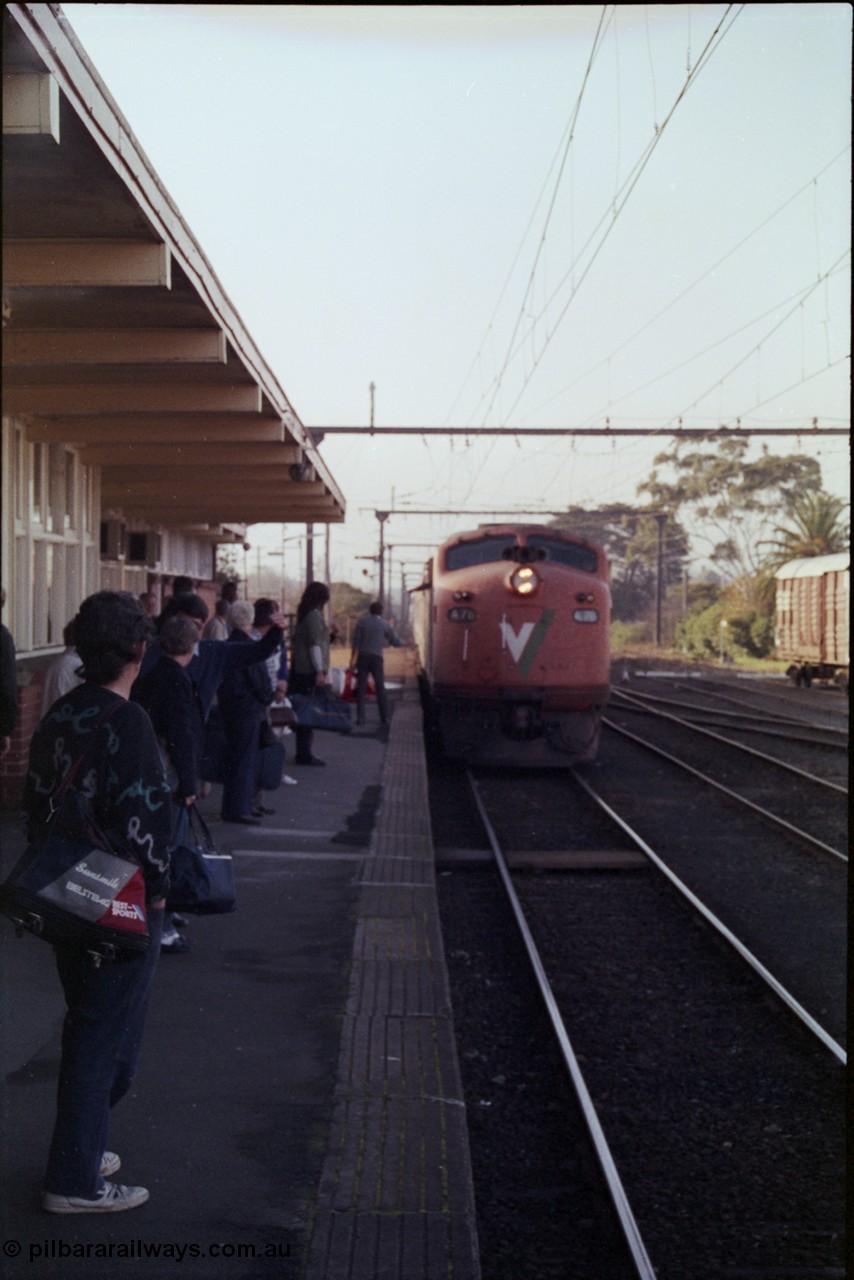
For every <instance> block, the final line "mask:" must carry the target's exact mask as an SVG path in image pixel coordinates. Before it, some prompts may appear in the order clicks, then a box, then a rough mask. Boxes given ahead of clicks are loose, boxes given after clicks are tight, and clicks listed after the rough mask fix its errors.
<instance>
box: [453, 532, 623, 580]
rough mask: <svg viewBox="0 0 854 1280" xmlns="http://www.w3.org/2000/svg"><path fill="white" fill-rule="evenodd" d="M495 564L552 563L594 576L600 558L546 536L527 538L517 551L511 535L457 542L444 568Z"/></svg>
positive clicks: (591, 550) (582, 548)
mask: <svg viewBox="0 0 854 1280" xmlns="http://www.w3.org/2000/svg"><path fill="white" fill-rule="evenodd" d="M498 560H515V561H516V562H517V563H520V564H522V563H528V562H529V561H533V560H551V561H552V562H553V563H554V564H563V565H566V566H567V568H569V569H581V570H583V572H585V573H595V572H596V571H597V569H598V568H599V557H598V556H597V555H596V552H595V551H594V550H593V548H592V547H586V546H583V545H582V544H581V543H578V542H566V541H564V539H563V538H550V537H549V536H548V534H541V533H537V534H533V533H532V534H530V535H529V537H528V540H527V545H526V546H524V547H520V546H518V545H517V543H516V539H515V538H514V537H513V535H512V534H510V535H508V534H506V533H505V534H502V535H501V536H500V537H487V538H478V539H477V541H474V542H458V543H457V544H456V546H453V547H448V549H447V551H446V552H445V568H446V569H448V570H453V569H470V568H471V567H472V566H473V565H476V564H493V563H494V562H495V561H498Z"/></svg>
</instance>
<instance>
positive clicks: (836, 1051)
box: [570, 769, 848, 1066]
mask: <svg viewBox="0 0 854 1280" xmlns="http://www.w3.org/2000/svg"><path fill="white" fill-rule="evenodd" d="M570 772H571V774H572V776H573V777H574V779H575V781H576V782H577V783H578V784H579V786H580V787H581V788H582V789H583V790H584V791H585V792H586V793H587V795H588V796H589V797H590V799H591V800H592V801H593V802H594V804H597V805H598V806H599V808H600V809H601V810H602V811H603V813H606V814H607V815H608V817H609V818H611V819H612V821H614V822H615V823H616V824H617V826H618V827H619V828H620V830H621V831H623V832H625V834H626V835H627V836H628V837H629V839H630V840H632V841H633V842H634V843H635V844H636V845H637V847H638V848H639V849H640V851H641V853H643V854H644V855H645V856H646V857H647V858H649V860H650V862H651V863H652V865H653V866H654V867H655V868H656V870H657V871H660V872H661V874H662V875H663V876H665V877H666V878H667V879H668V880H669V881H670V883H671V884H672V885H673V886H674V888H675V889H677V890H678V891H679V893H680V894H682V896H683V897H684V898H685V899H686V900H687V901H688V902H690V903H691V905H692V906H693V907H694V908H695V909H696V910H697V911H698V912H699V913H700V915H701V916H702V917H703V919H704V920H706V921H707V923H708V924H710V925H711V926H712V928H713V929H714V930H715V931H716V932H717V933H719V934H720V936H721V937H722V938H723V939H724V940H725V941H726V942H728V943H729V944H730V946H732V947H733V948H734V949H735V950H736V951H737V952H738V954H739V955H740V956H741V958H742V960H744V961H745V962H746V963H747V964H748V965H749V966H750V968H751V969H753V970H754V972H755V973H757V974H758V975H759V977H760V978H762V980H763V982H765V983H767V985H768V986H769V987H770V988H771V990H772V991H773V992H774V994H775V995H776V996H778V997H779V999H780V1000H782V1001H783V1003H784V1004H785V1005H786V1006H787V1007H788V1008H789V1009H790V1010H791V1011H792V1012H793V1013H794V1014H795V1015H796V1016H797V1017H798V1018H799V1019H800V1021H801V1022H802V1023H803V1024H804V1026H805V1027H807V1029H808V1030H809V1031H811V1032H812V1033H813V1035H814V1036H816V1037H817V1038H818V1039H819V1040H820V1041H821V1043H822V1044H823V1045H824V1046H825V1048H826V1049H829V1050H830V1052H831V1053H832V1054H833V1056H834V1057H835V1058H836V1059H837V1061H839V1062H840V1063H842V1065H843V1066H844V1065H845V1064H846V1063H847V1062H848V1055H847V1053H846V1052H845V1050H844V1049H843V1048H842V1045H841V1044H839V1043H838V1042H837V1041H836V1040H834V1039H833V1036H831V1035H830V1033H829V1032H827V1031H825V1029H824V1027H823V1026H821V1024H820V1023H819V1022H817V1021H816V1020H815V1018H814V1017H813V1016H812V1014H811V1013H808V1012H807V1010H806V1009H805V1008H804V1007H803V1005H802V1004H801V1003H800V1002H799V1001H798V1000H796V999H795V997H794V996H793V995H792V994H791V993H790V992H789V991H788V990H787V989H786V988H785V987H784V986H783V984H782V983H781V982H779V981H778V979H777V978H775V977H774V975H773V973H771V971H770V970H769V969H766V968H765V965H764V964H763V963H762V961H761V960H759V959H758V958H757V957H756V956H755V955H754V954H753V952H752V951H750V950H749V949H748V948H747V947H746V946H745V945H744V943H743V942H741V941H740V940H739V939H738V938H737V937H736V936H735V934H734V933H733V932H732V930H731V929H729V928H728V927H727V926H726V925H725V924H724V923H723V921H722V920H720V919H718V917H717V916H716V915H715V914H714V912H713V911H710V910H709V908H708V907H707V906H706V905H705V903H704V902H701V900H700V899H699V898H698V897H697V895H696V894H695V893H694V892H692V890H691V889H689V888H688V886H687V885H686V884H685V883H684V881H682V880H680V879H679V877H678V876H677V875H676V873H675V872H673V871H671V869H670V867H668V865H667V863H666V862H664V861H662V859H661V858H660V857H659V856H658V854H657V853H655V852H654V850H653V849H651V848H650V847H649V845H648V844H647V843H646V841H645V840H644V839H643V837H642V836H640V835H638V833H637V832H636V831H635V830H634V829H633V828H632V827H630V826H629V824H628V823H627V822H626V821H625V820H624V819H623V818H621V817H620V816H619V814H618V813H615V811H614V810H613V809H612V808H611V806H610V805H609V804H608V803H607V802H606V801H605V800H603V799H602V797H601V796H600V795H597V793H596V792H595V791H594V790H593V788H592V787H591V786H590V784H589V783H588V782H586V781H585V779H584V778H582V777H580V775H579V774H578V773H577V771H576V770H575V769H571V770H570Z"/></svg>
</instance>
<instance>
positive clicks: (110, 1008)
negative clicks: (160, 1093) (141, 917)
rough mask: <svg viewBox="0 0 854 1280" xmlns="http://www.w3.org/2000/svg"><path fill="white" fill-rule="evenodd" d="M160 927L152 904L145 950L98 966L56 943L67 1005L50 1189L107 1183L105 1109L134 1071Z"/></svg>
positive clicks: (85, 1190) (92, 1191)
mask: <svg viewBox="0 0 854 1280" xmlns="http://www.w3.org/2000/svg"><path fill="white" fill-rule="evenodd" d="M162 930H163V912H162V910H161V911H149V922H148V931H149V937H150V942H149V945H148V949H147V950H146V951H144V952H141V953H140V954H139V955H131V956H128V957H127V958H126V959H124V960H117V961H115V962H113V963H112V964H102V965H101V966H100V968H97V969H96V968H95V966H94V965H93V964H92V962H91V960H89V959H88V958H87V956H86V953H85V951H83V950H82V949H81V948H79V947H75V946H62V947H56V948H55V952H56V967H57V970H58V972H59V978H60V981H61V983H62V987H63V990H64V992H65V1002H66V1004H67V1006H68V1010H67V1013H66V1015H65V1021H64V1023H63V1027H62V1061H61V1062H60V1067H59V1086H58V1089H57V1112H56V1125H55V1127H54V1131H53V1139H52V1141H51V1146H50V1155H49V1156H48V1162H47V1173H46V1175H45V1190H46V1191H51V1192H53V1193H54V1195H60V1196H95V1195H97V1193H98V1191H99V1190H100V1189H101V1187H102V1186H103V1185H104V1180H103V1178H102V1177H101V1174H100V1172H99V1170H100V1166H101V1157H102V1156H103V1154H104V1151H105V1150H106V1148H107V1141H108V1137H109V1128H110V1108H111V1107H114V1106H115V1104H116V1103H117V1102H118V1101H119V1100H120V1099H121V1098H123V1097H124V1096H125V1094H126V1093H127V1091H128V1089H129V1088H130V1086H131V1081H132V1080H133V1077H134V1072H135V1070H136V1064H137V1060H138V1058H139V1050H140V1046H141V1044H142V1032H143V1027H144V1025H145V1015H146V1013H147V1011H148V998H149V995H150V993H151V984H152V981H153V979H154V970H155V967H156V965H157V958H158V955H159V954H160V935H161V933H162Z"/></svg>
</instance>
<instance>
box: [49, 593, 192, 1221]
mask: <svg viewBox="0 0 854 1280" xmlns="http://www.w3.org/2000/svg"><path fill="white" fill-rule="evenodd" d="M151 630H152V627H151V623H150V621H149V619H148V618H147V617H146V615H145V613H144V612H143V609H142V606H141V605H140V603H139V601H138V600H137V598H136V596H133V595H131V594H130V593H129V592H124V591H121V592H117V591H101V592H98V594H97V595H94V596H90V597H89V598H88V600H85V601H84V602H83V604H82V605H81V607H80V612H79V613H78V615H77V618H76V619H75V643H76V646H77V652H78V654H79V656H80V661H81V664H82V668H83V681H84V682H83V684H81V685H79V686H78V687H77V688H76V689H72V690H71V691H70V692H69V693H68V694H66V695H65V696H64V697H63V698H60V699H59V701H57V702H55V703H54V704H53V706H52V707H51V709H50V711H49V713H48V715H47V716H46V717H45V718H44V719H43V720H42V721H41V722H40V724H39V725H38V727H37V729H36V732H35V734H34V736H33V740H32V744H31V747H30V765H29V773H28V775H27V781H26V789H25V795H24V807H25V809H26V811H27V815H28V820H29V821H28V835H29V838H30V840H32V841H35V842H37V843H40V842H42V841H43V840H44V838H45V834H46V826H47V819H48V816H49V803H50V797H51V795H52V794H53V792H54V791H55V790H56V789H57V787H58V785H59V783H60V781H61V780H62V778H63V776H64V775H65V773H66V772H67V770H68V768H69V766H70V765H71V763H72V762H73V761H74V760H76V759H77V758H78V756H79V755H80V754H81V753H82V752H83V751H86V753H87V755H86V759H85V760H84V763H83V766H82V767H81V769H80V771H79V775H78V778H77V780H76V781H75V784H74V786H73V787H72V789H71V790H70V791H69V793H68V796H67V798H66V800H65V801H64V805H68V804H69V801H70V802H71V804H72V805H73V806H74V807H76V810H77V813H78V815H79V816H80V817H81V818H86V817H87V816H88V817H89V818H91V819H92V820H94V823H95V824H96V825H97V827H99V828H100V829H101V831H102V832H103V833H104V834H105V835H106V837H107V838H108V840H109V842H110V845H111V847H112V848H113V849H114V850H115V851H116V852H117V853H121V854H123V855H125V856H127V857H130V858H132V859H133V860H134V861H136V862H138V863H139V865H140V867H141V868H142V873H143V876H144V879H145V888H146V901H147V906H148V916H149V934H150V943H149V946H148V949H147V950H146V951H144V952H139V953H134V954H133V955H129V956H127V957H126V958H123V959H119V960H116V961H115V962H114V963H112V964H102V965H101V966H100V967H95V966H94V965H93V963H92V961H91V959H90V958H89V956H88V954H87V952H86V949H85V947H83V946H80V945H78V944H74V943H64V944H62V945H61V946H57V947H56V948H55V954H56V964H57V969H58V971H59V977H60V981H61V982H62V987H63V990H64V992H65V1000H66V1004H67V1013H66V1016H65V1021H64V1024H63V1029H62V1060H61V1063H60V1068H59V1087H58V1092H57V1116H56V1125H55V1127H54V1132H53V1140H52V1142H51V1148H50V1154H49V1156H48V1164H47V1173H46V1176H45V1189H44V1195H43V1198H42V1206H43V1208H45V1209H46V1210H48V1211H49V1212H50V1213H115V1212H117V1211H119V1210H122V1209H134V1208H136V1206H137V1205H140V1204H144V1203H145V1201H146V1200H147V1199H148V1191H147V1190H146V1189H145V1187H130V1186H124V1185H121V1184H117V1183H114V1182H110V1181H107V1180H106V1179H107V1178H109V1176H110V1175H111V1174H113V1173H115V1172H116V1171H117V1170H118V1168H119V1166H120V1164H121V1161H120V1160H119V1157H118V1156H117V1155H115V1154H114V1153H113V1152H110V1151H107V1150H106V1145H107V1141H108V1133H109V1116H110V1108H111V1107H113V1106H114V1105H115V1104H116V1103H117V1102H118V1101H119V1099H120V1098H122V1097H124V1095H125V1094H126V1093H127V1091H128V1089H129V1088H130V1085H131V1081H132V1079H133V1075H134V1070H135V1067H136V1062H137V1058H138V1055H139V1049H140V1043H141V1040H142V1031H143V1024H144V1022H145V1015H146V1010H147V1007H148V998H149V993H150V990H151V983H152V979H153V977H154V968H155V965H156V963H157V957H158V954H159V952H160V933H161V930H162V925H163V908H164V905H165V897H166V892H167V889H168V887H169V875H168V873H169V854H168V848H169V839H170V828H171V813H170V799H171V796H170V791H169V787H168V785H167V783H166V778H165V775H164V772H163V765H162V763H161V759H160V752H159V750H158V746H157V740H156V738H155V735H154V729H153V728H152V725H151V721H150V720H149V718H148V716H147V714H146V713H145V711H143V709H142V707H139V706H137V705H136V703H134V702H131V701H130V700H129V699H130V690H131V685H132V684H133V682H134V680H135V679H136V677H137V675H138V674H139V668H140V663H141V661H142V655H143V653H144V651H145V646H146V641H147V639H148V637H149V635H150V633H151ZM111 705H113V706H114V710H113V714H112V715H111V716H110V718H109V720H108V721H107V722H106V723H102V724H101V725H100V727H97V726H95V721H97V720H98V719H99V717H101V715H102V713H103V712H104V711H106V710H107V709H108V708H109V707H110V706H111Z"/></svg>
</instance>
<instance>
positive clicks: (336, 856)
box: [0, 681, 480, 1280]
mask: <svg viewBox="0 0 854 1280" xmlns="http://www.w3.org/2000/svg"><path fill="white" fill-rule="evenodd" d="M393 707H394V714H393V717H392V722H391V726H390V731H386V730H382V729H380V727H379V726H378V725H377V724H376V723H375V717H376V710H375V709H374V708H373V706H371V708H370V710H369V722H368V725H367V726H366V728H365V729H363V730H356V731H355V732H354V733H353V734H352V735H351V736H350V737H347V738H343V737H337V736H333V735H323V736H322V738H321V736H320V735H318V737H317V738H316V741H315V746H316V749H317V750H318V751H319V753H320V754H321V755H322V756H323V758H324V759H325V760H326V761H327V765H326V768H323V769H320V768H316V769H305V768H302V769H300V768H298V767H295V766H293V764H292V763H289V765H288V766H287V772H289V773H291V774H292V775H293V776H294V777H296V778H297V779H298V785H297V786H295V787H294V786H282V787H281V788H280V789H279V791H278V792H276V793H275V794H274V795H273V796H268V797H267V799H268V800H269V801H270V803H271V807H272V806H275V809H276V814H275V815H271V816H270V817H267V818H265V820H264V823H263V825H262V826H261V827H257V828H241V827H233V826H225V825H223V824H220V823H217V822H216V821H215V819H216V817H217V815H218V801H219V796H218V790H219V789H218V788H214V793H213V794H212V795H211V796H210V797H209V798H208V799H206V800H205V801H203V802H202V811H203V812H204V813H205V814H206V816H208V818H209V819H210V821H211V824H212V826H211V829H212V832H213V833H214V835H215V838H216V839H217V842H218V844H219V846H220V848H222V849H223V850H225V849H228V850H231V851H232V852H233V853H234V856H235V859H236V863H237V868H236V869H237V876H238V893H239V905H238V909H237V911H236V912H235V913H234V914H233V915H231V916H223V917H210V918H207V919H194V920H192V921H191V922H190V924H189V927H188V928H187V930H186V933H187V935H188V936H189V937H190V939H191V940H192V948H191V950H190V951H188V952H186V953H185V954H182V955H172V956H169V955H164V956H163V957H162V958H161V964H160V968H159V971H158V975H157V979H156V983H155V990H154V996H153V1002H152V1010H151V1015H150V1020H149V1026H148V1030H147V1034H146V1040H145V1044H144V1046H143V1057H142V1063H141V1066H140V1070H139V1074H138V1076H137V1079H136V1082H135V1085H134V1088H133V1090H132V1092H131V1094H130V1095H129V1096H128V1097H127V1098H126V1099H125V1100H124V1101H123V1102H122V1103H121V1104H120V1105H119V1107H118V1108H117V1109H116V1113H115V1116H114V1121H113V1129H112V1133H111V1138H110V1147H111V1149H113V1150H115V1151H118V1152H119V1154H120V1155H121V1157H122V1161H123V1165H122V1172H121V1173H120V1174H119V1175H118V1178H117V1180H118V1181H127V1182H129V1183H131V1184H133V1183H141V1184H142V1185H144V1186H147V1187H148V1188H149V1190H150V1192H151V1200H150V1201H149V1203H148V1204H147V1205H145V1206H143V1207H142V1208H140V1209H137V1210H134V1211H132V1212H129V1213H123V1214H108V1215H104V1216H97V1215H81V1216H71V1217H59V1216H53V1215H49V1214H45V1213H43V1212H42V1211H41V1209H40V1207H39V1191H40V1184H41V1175H42V1169H43V1164H44V1159H45V1154H46V1150H47V1145H48V1141H49V1137H50V1128H51V1123H52V1114H53V1098H54V1091H55V1086H56V1072H57V1067H58V1060H59V1031H60V1026H61V1019H62V1000H61V997H60V994H59V989H58V981H57V979H56V976H55V973H54V970H53V965H52V958H51V955H50V952H49V950H48V948H46V947H45V946H43V944H41V943H39V942H37V941H35V940H34V939H31V938H28V937H26V938H22V939H15V937H14V934H13V932H12V929H11V927H9V926H8V925H7V924H6V922H4V921H0V949H2V953H1V954H0V962H2V966H3V968H2V974H3V978H2V986H0V992H2V1006H0V1008H2V1022H3V1031H4V1036H3V1046H4V1047H3V1050H2V1053H3V1059H2V1091H3V1092H2V1110H0V1123H2V1130H0V1137H2V1145H3V1148H4V1151H5V1153H6V1159H5V1168H4V1171H3V1175H2V1177H3V1182H2V1185H1V1186H0V1197H2V1231H0V1259H1V1260H0V1276H2V1277H4V1280H18V1278H19V1277H24V1276H26V1277H34V1276H39V1275H42V1276H46V1277H54V1276H56V1277H58V1276H60V1275H61V1276H62V1277H63V1280H64V1278H65V1277H70V1278H71V1280H77V1278H78V1277H80V1278H81V1280H82V1277H84V1276H85V1277H86V1278H87V1280H102V1278H103V1280H107V1277H109V1280H116V1278H117V1277H119V1278H120V1277H121V1276H122V1275H123V1274H125V1273H126V1270H127V1269H132V1270H133V1273H134V1274H135V1275H138V1276H140V1277H141V1280H171V1278H172V1277H175V1276H179V1275H180V1276H190V1277H191V1276H193V1275H196V1276H198V1277H200V1278H203V1280H220V1277H222V1278H223V1280H224V1278H226V1277H228V1278H229V1280H261V1278H262V1277H263V1278H266V1277H273V1276H275V1277H279V1278H280V1280H381V1278H382V1277H389V1280H399V1278H400V1277H406V1280H419V1278H423V1280H438V1278H439V1277H441V1278H442V1280H446V1278H450V1280H478V1277H479V1275H480V1271H479V1265H478V1250H477V1237H476V1229H475V1214H474V1197H473V1192H472V1184H471V1174H470V1163H469V1152H468V1138H467V1130H466V1112H465V1106H464V1102H463V1096H462V1090H461V1085H460V1076H459V1070H458V1066H457V1059H456V1048H455V1044H454V1036H453V1025H452V1020H451V1011H450V1001H449V996H448V983H447V975H446V971H445V964H444V955H443V950H442V941H441V934H440V929H439V920H438V909H437V904H436V893H435V882H434V870H433V848H432V842H431V836H430V821H429V813H428V807H427V783H426V769H425V764H424V755H423V744H422V738H421V716H420V709H419V706H418V698H417V691H416V689H415V687H414V682H411V681H408V682H407V684H406V687H405V688H403V689H402V690H401V691H400V692H399V693H397V694H393ZM371 717H374V720H373V721H372V719H371ZM286 741H287V742H289V743H292V742H293V739H292V738H289V739H287V740H286ZM288 756H289V758H290V761H291V762H292V758H293V749H292V747H289V748H288ZM2 835H3V837H4V839H3V845H2V870H3V872H4V873H5V871H6V870H7V868H8V867H9V866H10V865H11V864H12V862H13V861H14V859H15V857H16V856H17V853H18V851H19V850H20V849H21V847H22V835H21V832H20V823H19V821H18V819H17V818H16V816H15V815H10V814H5V815H3V817H2Z"/></svg>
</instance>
